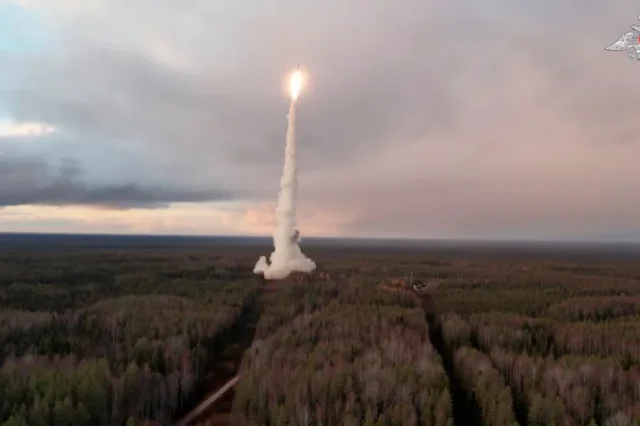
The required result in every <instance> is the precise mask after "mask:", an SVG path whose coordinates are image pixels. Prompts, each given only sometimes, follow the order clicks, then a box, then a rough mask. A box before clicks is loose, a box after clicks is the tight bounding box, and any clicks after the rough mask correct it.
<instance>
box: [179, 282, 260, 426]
mask: <svg viewBox="0 0 640 426" xmlns="http://www.w3.org/2000/svg"><path fill="white" fill-rule="evenodd" d="M262 296H263V292H262V291H259V292H258V295H256V297H255V299H254V300H253V301H252V302H251V303H249V304H247V306H246V307H245V309H244V310H243V312H242V314H241V315H240V318H238V321H237V322H236V324H235V325H234V326H233V327H232V328H231V329H229V330H228V333H227V334H228V337H227V338H226V339H225V340H226V344H225V346H224V348H223V349H222V350H221V351H220V352H218V353H217V354H216V355H215V359H214V361H213V362H212V367H210V370H209V373H208V374H207V376H206V378H205V380H204V384H203V389H202V393H201V395H202V396H201V398H199V401H198V402H199V403H202V402H203V401H206V400H210V399H211V400H213V398H212V396H213V395H214V394H216V393H217V392H218V391H219V390H220V389H221V388H223V387H224V386H225V385H226V384H228V383H230V381H232V380H233V379H234V378H235V377H236V376H237V375H238V372H239V370H240V364H241V363H242V357H243V355H244V353H245V351H246V350H247V349H249V347H250V346H251V344H252V343H253V338H254V336H255V334H256V325H257V323H258V320H259V319H260V314H261V312H262ZM211 349H212V352H214V351H215V348H211ZM234 384H235V383H234ZM233 397H234V389H233V387H232V386H231V387H230V389H229V390H228V391H225V392H224V393H223V395H222V396H221V397H218V398H215V400H213V402H214V403H212V404H210V405H208V406H207V407H206V409H203V410H200V411H199V412H198V415H197V416H191V417H190V418H189V419H188V421H186V422H185V419H184V418H183V419H182V420H180V421H179V422H178V423H179V424H181V425H185V426H187V425H194V424H197V422H198V421H204V420H208V421H209V422H210V424H213V425H226V424H232V423H231V421H232V419H231V417H232V416H231V408H232V403H233ZM195 406H196V404H193V406H192V407H190V408H191V409H193V408H195Z"/></svg>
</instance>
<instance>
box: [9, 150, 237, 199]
mask: <svg viewBox="0 0 640 426" xmlns="http://www.w3.org/2000/svg"><path fill="white" fill-rule="evenodd" d="M230 198H231V197H230V194H228V193H226V192H223V191H191V190H182V191H181V190H179V189H172V188H166V187H159V186H156V187H154V186H144V185H138V184H109V183H107V184H99V183H93V184H92V183H88V182H86V181H85V180H84V174H83V173H82V171H81V170H80V169H79V168H78V165H77V164H76V163H74V162H73V161H65V162H63V163H62V164H61V165H59V166H57V167H55V166H53V165H50V164H47V163H45V162H44V161H43V160H40V159H37V158H15V157H14V158H7V157H4V158H0V206H2V207H7V206H18V205H24V204H39V205H51V206H59V205H86V206H99V207H105V208H118V209H123V208H124V209H126V208H133V207H144V208H156V207H162V206H166V205H167V204H169V203H172V202H194V201H221V200H229V199H230Z"/></svg>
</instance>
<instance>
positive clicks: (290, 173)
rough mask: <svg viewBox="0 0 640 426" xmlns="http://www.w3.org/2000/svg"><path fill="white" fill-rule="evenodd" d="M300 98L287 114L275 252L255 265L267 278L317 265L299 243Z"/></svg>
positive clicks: (258, 271)
mask: <svg viewBox="0 0 640 426" xmlns="http://www.w3.org/2000/svg"><path fill="white" fill-rule="evenodd" d="M296 100H297V93H295V92H294V94H293V95H292V97H291V105H290V107H289V114H288V115H287V120H288V127H287V139H286V146H285V157H284V169H283V171H282V178H281V179H280V194H279V196H278V206H277V207H276V227H275V231H274V233H273V245H274V251H273V253H271V257H270V262H267V259H266V257H265V256H261V257H260V259H258V262H257V263H256V266H255V268H254V269H253V272H254V273H256V274H258V273H262V274H264V277H265V278H266V279H283V278H286V277H287V276H288V275H289V274H290V273H291V272H293V271H299V272H312V271H313V270H314V269H315V268H316V264H315V263H314V262H313V261H312V260H311V259H309V258H308V257H306V256H305V255H304V254H303V253H302V251H301V250H300V246H299V245H298V243H299V241H300V234H299V232H298V230H297V229H296V195H297V190H298V170H297V166H296V129H295V125H296Z"/></svg>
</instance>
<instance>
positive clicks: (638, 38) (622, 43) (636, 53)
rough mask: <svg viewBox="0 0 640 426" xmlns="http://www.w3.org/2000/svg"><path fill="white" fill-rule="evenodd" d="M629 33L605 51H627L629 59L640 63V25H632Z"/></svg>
mask: <svg viewBox="0 0 640 426" xmlns="http://www.w3.org/2000/svg"><path fill="white" fill-rule="evenodd" d="M638 19H640V16H639V17H638ZM631 29H632V30H633V31H629V32H627V33H624V34H622V36H620V38H619V39H618V40H617V41H616V42H615V43H613V44H612V45H611V46H608V47H605V50H611V51H614V52H620V51H622V50H626V51H627V54H628V55H629V59H631V60H634V61H640V25H632V26H631Z"/></svg>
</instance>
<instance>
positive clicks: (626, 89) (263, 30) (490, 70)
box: [0, 0, 640, 240]
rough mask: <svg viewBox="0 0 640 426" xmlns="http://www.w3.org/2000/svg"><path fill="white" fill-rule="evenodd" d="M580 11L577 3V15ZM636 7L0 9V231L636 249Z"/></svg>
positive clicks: (212, 4) (109, 5)
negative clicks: (292, 127)
mask: <svg viewBox="0 0 640 426" xmlns="http://www.w3.org/2000/svg"><path fill="white" fill-rule="evenodd" d="M578 3H579V7H578ZM638 15H640V7H639V6H638V2H637V1H635V0H617V1H616V2H615V5H614V3H611V2H603V1H601V0H583V1H580V2H576V1H575V0H537V1H531V0H487V1H483V2H478V1H475V0H458V1H455V2H452V1H446V0H426V1H425V0H415V1H414V0H396V1H389V0H341V1H338V0H324V1H314V2H311V1H308V2H305V1H299V0H297V1H294V0H272V1H268V2H266V1H250V0H247V1H242V2H240V1H233V2H232V1H229V0H225V1H217V0H182V1H175V0H153V1H151V0H84V1H78V0H73V1H72V0H55V1H54V0H16V1H13V0H9V1H8V2H7V0H4V1H0V206H1V207H0V231H38V232H41V231H44V232H100V233H102V232H115V233H129V232H133V233H149V232H150V233H181V234H193V233H195V234H269V233H270V232H271V229H272V226H273V209H274V202H275V200H276V196H277V192H278V185H279V177H280V173H281V170H282V161H283V149H284V137H285V126H286V117H285V116H286V110H287V107H288V99H287V96H286V93H285V92H284V89H283V78H284V77H285V76H286V74H287V73H288V72H289V71H290V70H291V69H292V68H294V67H295V65H296V64H297V63H298V62H300V63H302V64H303V65H304V66H305V67H306V68H307V69H308V70H309V72H310V80H309V82H308V87H307V90H306V92H304V93H303V95H302V98H301V100H300V103H299V111H298V130H299V132H298V140H299V151H298V152H299V169H300V194H299V208H298V221H299V227H300V230H301V233H302V235H303V236H304V235H345V236H346V235H348V236H400V237H406V236H411V237H435V238H543V239H544V238H559V239H567V238H569V239H573V238H580V239H582V238H587V239H600V238H603V239H606V238H627V239H633V238H635V239H636V240H640V167H638V165H637V163H638V160H639V159H640V62H637V63H633V62H631V61H630V60H629V59H628V58H627V54H626V52H607V51H605V50H604V47H606V46H607V45H609V44H611V43H612V42H614V41H615V40H616V39H617V38H618V37H619V36H620V35H621V34H622V32H623V31H628V30H629V27H630V25H631V24H634V23H635V24H638V23H639V22H638Z"/></svg>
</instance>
